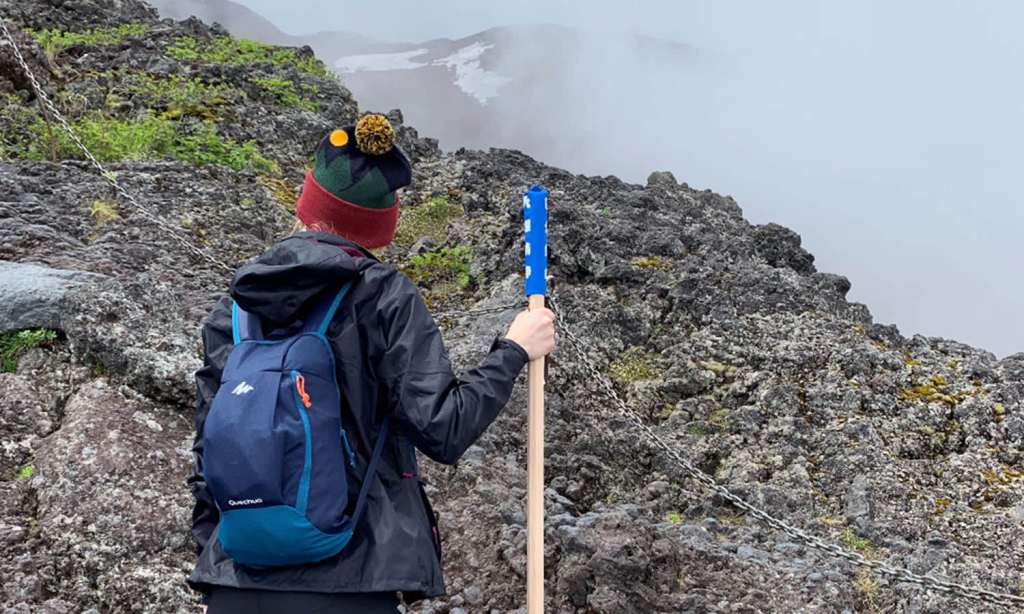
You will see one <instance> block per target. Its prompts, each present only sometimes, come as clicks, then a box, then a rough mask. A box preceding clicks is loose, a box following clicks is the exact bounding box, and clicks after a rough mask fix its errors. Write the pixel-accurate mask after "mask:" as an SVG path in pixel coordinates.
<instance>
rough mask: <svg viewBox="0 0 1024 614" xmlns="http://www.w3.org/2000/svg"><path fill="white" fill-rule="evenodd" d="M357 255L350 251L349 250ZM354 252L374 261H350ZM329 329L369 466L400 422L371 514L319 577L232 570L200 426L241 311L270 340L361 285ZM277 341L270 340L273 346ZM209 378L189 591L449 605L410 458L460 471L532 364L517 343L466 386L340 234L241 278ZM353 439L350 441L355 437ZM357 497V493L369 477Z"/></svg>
mask: <svg viewBox="0 0 1024 614" xmlns="http://www.w3.org/2000/svg"><path fill="white" fill-rule="evenodd" d="M346 248H347V249H346ZM356 250H358V252H359V253H361V254H363V256H364V257H358V256H355V257H354V256H353V255H352V254H351V253H350V252H353V251H356ZM357 277H358V280H357V281H356V283H354V284H353V285H352V288H351V290H350V291H349V292H348V294H347V295H346V297H345V299H344V300H343V302H342V304H341V307H340V308H339V309H338V312H337V314H336V315H335V317H334V320H333V323H332V324H331V326H330V327H329V328H328V331H327V336H328V338H329V339H330V341H331V345H332V346H333V349H334V353H335V356H336V357H337V361H336V364H337V377H338V384H339V386H340V387H341V390H342V398H343V401H342V402H343V403H344V405H345V407H344V413H343V416H344V418H343V419H344V420H345V425H346V429H348V430H349V433H350V434H354V436H355V437H356V442H357V443H356V445H355V446H354V447H355V448H356V449H357V450H358V451H359V453H360V455H361V456H362V459H361V460H362V461H363V462H360V463H358V465H359V466H363V467H365V464H366V457H367V456H368V455H369V451H370V450H372V449H373V444H374V442H375V440H376V439H375V438H376V434H377V433H378V431H379V430H380V428H381V425H382V423H383V421H384V420H391V424H390V426H389V432H388V439H389V441H388V442H387V443H386V445H385V448H384V451H383V454H382V457H381V461H380V463H379V466H378V469H377V475H376V476H375V477H373V478H372V480H373V483H372V485H371V487H370V490H369V494H368V500H367V508H366V512H365V514H364V515H363V518H362V520H361V521H360V523H359V526H358V527H356V529H355V534H354V535H353V537H352V540H351V541H350V542H349V543H348V545H347V546H346V547H345V548H344V549H343V550H342V551H341V553H339V554H338V555H336V556H333V557H331V558H329V559H326V560H324V561H321V562H319V563H314V564H309V565H302V566H294V567H284V568H274V569H251V568H246V567H243V566H240V565H236V564H235V563H234V561H232V560H231V559H230V558H228V556H227V555H225V553H224V551H223V550H222V549H221V547H220V544H219V542H218V540H217V523H218V518H219V512H218V510H217V507H216V505H215V504H214V502H213V499H212V497H211V495H210V493H209V491H208V490H207V485H206V481H205V480H204V478H203V448H202V432H203V423H204V421H205V420H206V415H207V412H208V411H209V407H210V402H211V400H212V399H213V397H214V395H215V394H216V393H217V388H218V386H219V385H220V379H221V371H222V369H223V367H224V364H225V361H226V360H227V356H228V353H229V352H230V351H231V348H232V335H231V300H230V299H234V300H235V301H237V302H238V304H239V306H241V307H242V308H244V309H246V310H247V311H249V312H252V313H255V314H258V315H259V316H260V320H261V322H262V323H263V327H264V333H265V334H268V336H273V335H274V334H275V332H285V334H286V331H279V330H278V329H283V328H284V327H286V326H287V324H288V323H290V322H292V321H293V320H295V319H297V316H299V314H301V313H302V312H303V310H304V309H307V308H309V307H310V306H311V305H312V304H314V303H315V302H316V301H318V300H320V299H322V297H324V296H325V295H326V294H328V293H330V294H333V293H335V292H337V290H338V288H339V287H340V286H341V284H342V283H344V282H345V281H347V280H349V279H353V278H357ZM268 331H269V333H268ZM203 344H204V348H205V364H204V366H203V368H202V369H200V370H199V371H198V372H196V387H197V390H198V400H197V404H196V439H195V444H194V446H193V452H194V458H195V466H194V470H193V474H192V475H191V477H190V478H189V480H188V482H189V485H190V486H191V488H192V492H193V493H194V494H195V498H196V504H195V508H194V510H193V515H192V534H193V536H194V537H195V540H196V542H197V545H198V548H197V551H198V559H197V561H196V565H195V568H194V570H193V572H192V575H191V576H190V577H189V579H188V581H189V584H190V585H191V586H192V587H193V588H195V589H197V590H200V591H204V592H205V591H207V590H208V589H209V587H210V585H214V586H229V587H237V588H256V589H264V590H275V589H277V590H290V591H296V590H298V591H312V592H326V593H367V592H381V591H387V592H392V591H402V593H403V595H404V597H405V599H406V600H407V601H415V600H417V599H421V598H424V597H434V596H438V595H442V594H444V580H443V578H442V576H441V565H440V539H439V534H438V532H437V527H436V523H435V521H436V519H435V517H434V513H433V511H432V510H431V507H430V503H429V502H428V501H427V497H426V494H425V492H424V491H423V486H422V483H421V481H420V479H419V471H418V468H417V465H416V454H415V450H414V448H418V449H419V450H420V451H421V452H423V453H424V454H425V455H426V456H428V457H429V458H431V459H433V460H435V461H438V462H441V463H448V464H451V463H454V462H455V461H457V460H458V458H459V457H460V456H461V455H462V453H463V452H464V451H465V450H466V448H468V447H469V446H470V445H471V444H472V443H473V442H474V441H475V440H476V439H477V438H478V437H479V436H480V434H481V433H483V431H484V429H486V428H487V427H488V425H490V424H491V422H493V421H494V419H495V418H496V417H497V416H498V413H499V412H500V411H501V409H502V407H504V405H505V404H506V403H507V402H508V399H509V396H510V395H511V393H512V387H513V384H514V382H515V379H516V376H517V375H518V374H519V372H520V371H521V370H522V368H523V366H524V365H525V364H526V363H527V361H528V356H527V354H526V352H525V351H524V350H523V349H522V348H521V347H520V346H519V345H517V344H516V343H514V342H512V341H509V340H507V339H497V340H496V341H495V342H494V344H493V345H492V347H491V351H490V353H488V354H487V356H486V357H485V358H484V359H483V361H482V362H481V364H480V365H479V366H478V367H476V368H475V369H471V370H469V371H467V372H466V373H465V374H464V375H463V377H461V378H457V377H456V376H455V374H454V373H453V372H452V368H451V365H450V364H449V361H448V354H447V352H446V350H445V347H444V343H443V341H442V339H441V333H440V331H439V330H438V328H437V326H436V325H435V323H434V320H433V318H432V317H431V315H430V313H429V312H428V311H427V308H426V306H425V305H424V304H423V300H422V298H421V297H420V294H419V291H418V290H417V288H416V286H415V285H414V284H413V283H412V282H410V281H409V280H408V279H407V278H406V277H405V276H404V275H402V274H401V273H399V272H398V271H396V270H395V269H394V267H391V266H389V265H386V264H382V263H381V262H379V261H377V259H376V258H374V257H373V256H372V255H371V254H369V253H368V252H366V251H365V250H362V249H361V248H359V247H358V246H356V245H355V244H354V243H351V242H349V241H347V240H345V239H343V238H341V237H338V236H336V235H333V234H328V233H320V232H303V233H298V234H295V235H292V236H290V237H288V238H286V239H284V240H282V241H280V242H279V243H277V244H276V245H274V246H273V247H272V248H270V249H269V250H268V251H267V252H266V253H264V254H263V255H262V256H259V257H258V258H256V259H255V260H253V261H251V262H249V263H248V264H246V265H244V266H242V267H241V268H240V269H239V270H238V271H237V272H236V274H235V277H234V280H233V281H232V283H231V289H230V298H229V297H224V298H223V299H222V300H221V301H220V303H219V304H218V305H217V306H216V307H215V308H214V310H213V312H212V313H211V314H210V316H209V318H208V319H207V320H206V322H205V323H204V325H203ZM350 436H351V435H350ZM354 479H355V480H359V481H358V482H357V483H356V484H354V485H353V486H352V488H353V489H355V490H356V491H357V490H358V488H359V486H361V480H362V476H356V478H354Z"/></svg>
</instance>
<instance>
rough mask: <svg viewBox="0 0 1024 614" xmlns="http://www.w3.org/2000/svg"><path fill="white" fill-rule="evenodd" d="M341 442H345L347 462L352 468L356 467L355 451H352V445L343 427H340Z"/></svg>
mask: <svg viewBox="0 0 1024 614" xmlns="http://www.w3.org/2000/svg"><path fill="white" fill-rule="evenodd" d="M341 442H342V443H343V444H345V452H346V453H347V454H348V464H350V465H352V468H353V469H355V467H356V453H355V452H353V451H352V446H350V445H349V443H348V433H346V432H345V429H341Z"/></svg>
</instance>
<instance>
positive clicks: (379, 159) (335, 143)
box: [295, 114, 412, 248]
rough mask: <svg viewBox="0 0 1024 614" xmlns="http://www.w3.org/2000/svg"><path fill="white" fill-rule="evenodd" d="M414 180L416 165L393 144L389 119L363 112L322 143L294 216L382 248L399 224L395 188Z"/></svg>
mask: <svg viewBox="0 0 1024 614" xmlns="http://www.w3.org/2000/svg"><path fill="white" fill-rule="evenodd" d="M411 181H412V167H411V166H410V165H409V159H408V158H406V157H405V154H404V153H402V150H401V149H399V148H398V146H397V145H395V129H394V127H392V125H391V122H389V121H388V119H387V118H386V117H384V116H383V115H378V114H370V115H364V116H363V117H361V118H360V119H359V121H358V122H356V125H354V126H346V127H344V128H338V129H337V130H334V131H333V132H331V133H330V134H329V135H327V136H326V137H324V139H323V140H322V141H320V144H319V145H318V146H317V148H316V163H315V164H314V165H313V168H312V169H311V170H310V171H308V172H307V173H306V183H305V185H304V187H303V188H302V195H301V196H299V200H298V202H296V203H295V214H296V215H297V216H298V217H299V219H300V220H302V223H303V224H305V225H306V226H309V227H316V226H326V227H327V228H330V229H331V230H333V231H334V232H336V233H337V234H339V235H341V236H343V237H345V238H347V239H350V240H352V241H355V242H356V243H358V244H359V245H361V246H363V247H367V248H373V247H384V246H385V245H387V244H388V243H390V242H391V241H392V239H394V238H395V228H396V226H397V225H398V195H397V194H395V191H396V190H398V188H401V187H404V186H407V185H409V183H410V182H411Z"/></svg>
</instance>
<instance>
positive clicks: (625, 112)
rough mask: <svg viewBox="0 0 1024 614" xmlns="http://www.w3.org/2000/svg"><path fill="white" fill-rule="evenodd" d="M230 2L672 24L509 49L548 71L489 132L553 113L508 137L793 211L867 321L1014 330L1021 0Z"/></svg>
mask: <svg viewBox="0 0 1024 614" xmlns="http://www.w3.org/2000/svg"><path fill="white" fill-rule="evenodd" d="M243 3H244V4H246V5H247V6H249V7H251V8H253V9H255V10H257V11H259V12H260V13H262V14H263V15H265V16H267V17H268V18H270V19H271V20H272V21H274V22H275V23H276V24H277V25H278V26H280V27H281V28H283V29H285V30H288V31H290V32H292V33H303V32H311V31H315V30H322V29H325V28H331V29H340V30H353V31H357V32H359V33H361V34H364V35H368V36H371V37H376V38H379V39H382V40H395V41H410V42H411V41H421V40H427V39H432V38H437V37H451V38H455V37H461V36H466V35H469V34H472V33H475V32H477V31H480V30H483V29H486V28H488V27H493V26H497V25H507V24H524V23H556V24H563V25H569V26H575V27H578V28H584V29H588V30H592V31H595V32H620V33H621V32H628V33H640V34H647V35H652V36H658V37H662V38H666V39H670V40H674V41H678V42H682V43H686V44H687V45H690V46H691V47H692V57H691V58H690V59H689V61H687V63H686V64H685V65H684V66H679V65H666V64H663V63H657V62H651V61H650V60H649V58H647V57H646V56H643V55H641V54H640V53H639V52H635V51H631V48H630V47H629V46H628V45H621V44H614V43H612V42H609V45H608V46H607V47H598V48H595V49H594V51H593V54H591V55H598V56H599V57H595V58H593V61H591V60H590V59H588V60H587V61H581V62H578V63H577V62H572V63H571V65H559V64H557V63H554V65H552V60H550V58H548V57H534V58H530V57H528V56H529V54H524V55H522V56H517V57H516V58H514V59H513V61H515V62H518V63H520V64H519V65H517V66H505V67H502V68H501V69H502V70H509V71H512V72H519V71H523V70H527V69H529V68H530V67H531V66H534V65H537V66H541V65H543V66H545V68H546V69H549V70H550V69H557V70H561V71H563V72H562V75H563V78H562V79H561V80H560V86H559V87H555V88H552V91H550V92H544V93H543V95H540V96H536V99H535V100H532V101H531V104H528V105H521V106H516V107H515V108H516V109H518V110H516V111H508V112H510V113H511V112H514V113H519V114H520V116H519V117H505V118H502V119H501V120H500V121H496V122H494V125H493V126H492V129H493V134H490V135H487V134H485V135H483V136H484V137H487V139H488V142H491V143H492V144H493V145H495V146H521V145H523V143H522V142H521V141H518V140H517V136H516V133H517V131H516V130H510V129H509V127H510V126H516V125H521V124H522V123H524V122H534V121H536V122H549V123H548V124H544V125H545V132H546V133H550V134H554V135H556V136H557V137H558V138H556V139H553V140H551V141H550V142H549V143H546V144H545V145H543V148H544V149H545V151H531V150H530V149H528V148H527V147H522V148H524V149H526V151H527V153H530V154H533V155H535V156H536V157H538V158H540V159H542V160H544V161H546V162H549V163H552V164H555V165H558V166H562V167H565V168H568V169H569V170H572V171H575V172H583V173H587V174H615V175H618V176H620V177H623V178H625V179H629V180H633V181H642V180H643V178H644V177H646V175H647V173H648V172H650V171H651V170H655V169H667V170H671V171H672V172H673V173H674V174H675V175H676V177H677V178H678V179H679V180H680V181H686V182H688V183H689V184H690V185H691V186H695V187H700V188H704V187H707V188H711V189H713V190H715V191H716V192H720V193H724V194H731V195H732V196H734V197H735V198H736V200H737V201H738V202H739V204H740V206H741V207H742V208H743V209H744V212H745V213H746V215H747V217H748V218H749V219H750V220H751V221H753V222H755V223H765V222H769V221H773V222H778V223H781V224H784V225H786V226H788V227H790V228H793V229H794V230H796V231H797V232H799V233H800V235H801V236H802V237H803V240H804V245H805V247H806V248H807V249H808V250H809V251H811V252H812V253H813V254H814V255H815V256H816V259H817V260H816V263H817V266H818V268H819V270H823V271H829V272H835V273H840V274H842V275H845V276H847V277H849V278H850V280H851V282H852V283H853V289H852V290H851V293H850V298H851V300H856V301H861V302H864V303H866V304H867V305H868V306H869V307H870V308H871V311H872V313H873V314H874V316H875V319H876V321H880V322H884V323H895V324H897V325H898V326H899V328H900V330H901V331H902V332H903V333H904V334H913V333H923V334H928V335H936V336H943V337H948V338H953V339H958V340H960V341H964V342H967V343H971V344H972V345H977V346H980V347H983V348H986V349H988V350H991V351H993V352H995V353H996V354H997V355H1000V356H1004V355H1007V354H1010V353H1014V352H1018V351H1024V332H1022V330H1021V329H1020V327H1018V326H1017V322H1016V317H1017V314H1018V313H1021V312H1022V310H1024V289H1022V284H1021V280H1020V276H1019V275H1018V274H1017V270H1016V269H1017V264H1018V262H1019V261H1020V256H1021V246H1020V241H1019V240H1018V233H1019V229H1020V228H1021V225H1022V222H1024V213H1022V209H1021V198H1020V196H1019V186H1018V184H1019V177H1020V176H1021V175H1022V173H1021V171H1020V170H1019V168H1020V166H1021V159H1022V152H1021V150H1022V143H1024V84H1022V80H1021V75H1022V74H1024V70H1022V69H1024V38H1022V37H1020V36H1019V30H1020V25H1021V24H1022V23H1024V20H1022V18H1024V3H1018V2H1012V1H989V2H984V3H967V2H952V1H927V2H926V1H904V2H900V3H892V2H883V1H881V0H861V1H860V2H856V3H853V2H847V3H832V2H823V1H822V2H809V1H780V2H772V3H765V2H757V1H754V0H752V1H745V2H739V1H735V2H723V1H716V2H714V1H707V2H689V1H685V0H681V1H673V2H645V3H643V4H641V5H640V7H641V8H637V6H636V5H627V4H624V3H611V2H606V1H590V2H586V3H584V2H577V3H569V2H549V1H546V0H545V1H541V0H530V1H525V2H517V3H501V4H494V3H478V2H468V1H467V2H454V1H450V0H441V1H434V2H430V3H422V2H412V1H407V2H390V3H387V5H380V4H367V3H357V2H351V1H348V0H346V1H344V2H337V1H332V2H326V1H308V2H303V3H289V4H287V5H282V4H280V3H275V2H270V1H269V0H246V1H245V2H243ZM384 6H386V7H387V10H386V11H385V10H384V9H383V8H382V7H384ZM613 38H614V37H611V36H609V40H610V41H611V40H612V39H613ZM536 48H537V49H538V54H540V53H542V52H543V44H542V42H538V43H536ZM507 59H508V58H506V60H507ZM535 62H536V63H537V64H534V63H535ZM399 106H403V107H404V106H409V105H404V104H403V105H399ZM491 137H493V138H491ZM444 144H445V145H447V146H454V145H458V143H444ZM538 147H541V146H540V145H538Z"/></svg>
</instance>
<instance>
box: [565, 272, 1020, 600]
mask: <svg viewBox="0 0 1024 614" xmlns="http://www.w3.org/2000/svg"><path fill="white" fill-rule="evenodd" d="M549 298H550V300H551V304H552V307H553V308H554V309H555V310H556V311H558V312H559V314H560V315H561V316H563V317H560V318H559V333H560V336H561V337H562V338H563V339H565V340H566V341H567V342H568V343H567V344H566V345H568V348H569V350H570V351H571V352H572V353H573V354H574V355H575V357H576V358H577V359H578V360H579V364H581V365H582V369H583V370H584V371H585V372H586V374H587V375H588V376H589V377H590V378H592V379H593V381H595V382H597V384H598V385H599V386H600V388H601V389H602V391H603V392H604V393H605V395H606V396H607V397H608V399H609V400H611V401H612V407H614V408H615V409H616V410H618V413H619V414H620V415H621V416H622V417H624V418H625V419H626V420H628V421H629V422H630V424H631V425H632V426H633V427H634V428H635V429H636V430H637V432H638V433H639V434H640V436H641V437H642V438H643V439H644V440H645V441H646V442H647V444H648V445H650V446H651V447H653V448H656V449H658V450H660V451H661V452H663V453H664V454H665V455H666V456H667V457H668V458H670V459H671V460H672V461H673V462H675V464H676V465H678V466H679V467H680V468H682V469H683V471H685V472H686V473H687V474H688V475H689V476H690V477H692V478H693V479H694V480H696V481H697V482H699V483H701V484H702V485H704V487H706V488H707V489H709V490H711V491H712V492H714V493H715V494H717V495H719V496H721V497H722V498H723V499H726V500H727V501H729V503H731V504H733V505H734V506H736V507H737V508H739V509H742V510H744V511H745V512H747V513H748V514H750V515H751V516H753V517H755V518H757V519H758V520H760V521H761V522H763V523H764V524H766V525H768V526H770V527H772V528H774V529H777V530H779V531H782V532H784V533H786V534H787V535H789V536H790V537H792V538H794V539H796V540H798V541H800V542H802V543H804V544H806V545H808V546H810V547H812V548H814V549H816V550H819V551H821V552H824V553H826V554H829V555H831V556H835V557H838V558H841V559H845V560H847V561H849V562H851V563H854V564H855V565H858V566H861V567H867V568H869V569H871V570H872V571H874V572H876V573H878V574H880V575H883V576H888V577H890V578H892V579H894V580H896V581H898V582H908V583H910V584H916V585H917V586H920V587H922V588H924V589H927V590H934V591H939V592H942V593H946V594H950V595H955V596H957V597H964V598H967V599H973V600H976V601H983V602H986V603H990V604H993V605H998V606H1005V607H1014V606H1024V597H1021V596H1017V595H1011V594H1008V593H996V592H993V591H989V590H985V589H981V588H974V587H969V586H965V585H963V584H958V583H956V582H949V581H946V580H940V579H938V578H936V577H934V576H930V575H922V574H917V573H914V572H912V571H910V570H908V569H903V568H901V567H897V566H895V565H890V564H888V563H885V562H883V561H876V560H872V559H869V558H867V557H865V556H864V555H862V554H860V553H857V552H852V551H849V550H846V549H845V548H842V547H841V546H839V545H837V544H833V543H830V542H827V541H825V540H824V539H822V538H820V537H817V536H815V535H811V534H810V533H807V532H806V531H804V530H802V529H799V528H797V527H794V526H792V525H790V524H787V523H785V522H783V521H782V520H779V519H777V518H775V517H773V516H771V515H770V514H768V512H765V511H764V510H762V509H760V508H758V507H755V506H754V505H752V504H750V503H748V502H747V501H745V500H743V499H742V498H740V497H739V496H737V495H735V494H733V493H732V492H731V491H729V489H728V488H726V487H725V486H722V485H721V484H719V483H718V482H716V481H715V479H714V478H713V477H711V476H710V475H708V474H707V473H704V472H703V471H701V470H700V469H698V468H697V467H696V466H694V465H693V464H692V463H691V462H690V461H688V460H686V458H684V457H683V456H682V454H680V453H679V451H678V450H677V449H676V448H675V447H673V446H671V445H669V444H668V443H666V442H665V440H664V439H662V438H661V437H659V436H658V435H657V433H655V432H654V429H652V428H651V427H650V426H649V425H647V423H646V422H645V421H644V419H643V417H642V416H641V415H640V414H639V413H638V412H636V411H634V410H632V409H630V407H629V406H628V405H627V404H626V402H625V401H623V400H622V397H620V396H619V394H618V393H617V392H616V390H615V386H614V385H613V384H612V382H611V380H610V379H609V378H608V376H606V375H605V374H604V373H603V372H602V371H601V370H599V369H598V368H597V366H596V365H595V364H594V362H593V360H591V358H590V356H589V355H588V354H589V353H590V352H591V351H592V350H591V348H589V346H588V345H587V343H586V342H585V341H583V339H582V338H580V336H579V335H577V334H576V333H575V332H574V331H573V328H572V326H571V325H570V324H567V322H566V319H567V318H565V317H564V315H565V312H564V311H562V310H561V309H560V306H559V301H558V299H557V296H556V294H555V292H554V291H553V290H552V292H551V296H550V297H549Z"/></svg>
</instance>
